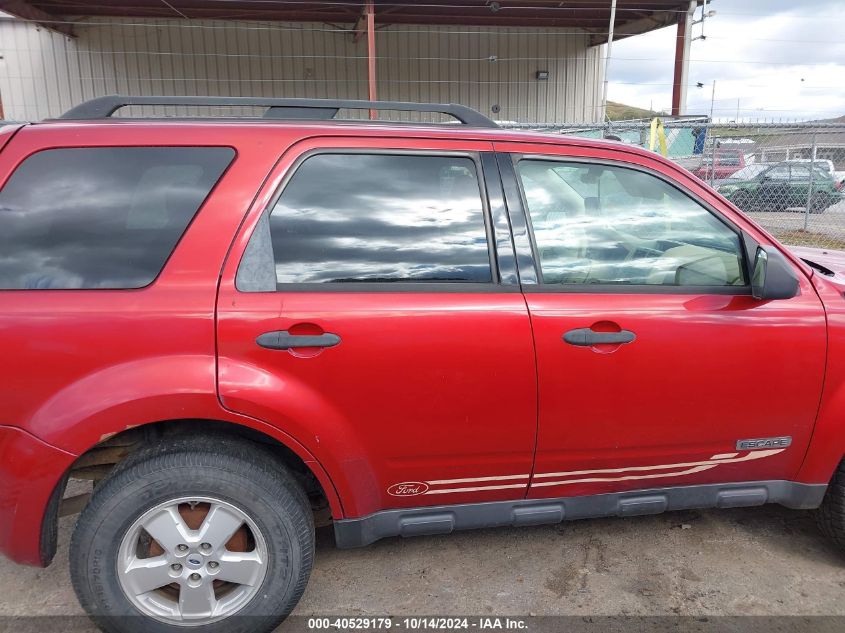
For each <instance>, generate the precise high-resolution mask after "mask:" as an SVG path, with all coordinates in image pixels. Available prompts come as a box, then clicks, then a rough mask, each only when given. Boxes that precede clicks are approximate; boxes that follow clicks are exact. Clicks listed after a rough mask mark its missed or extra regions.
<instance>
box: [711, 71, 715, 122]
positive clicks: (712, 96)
mask: <svg viewBox="0 0 845 633" xmlns="http://www.w3.org/2000/svg"><path fill="white" fill-rule="evenodd" d="M715 105H716V80H715V79H714V80H713V92H711V93H710V123H713V109H714V107H715Z"/></svg>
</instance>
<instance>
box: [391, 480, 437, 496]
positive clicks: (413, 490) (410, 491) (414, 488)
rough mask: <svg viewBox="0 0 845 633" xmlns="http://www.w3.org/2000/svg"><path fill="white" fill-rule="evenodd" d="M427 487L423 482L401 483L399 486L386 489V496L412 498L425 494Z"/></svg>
mask: <svg viewBox="0 0 845 633" xmlns="http://www.w3.org/2000/svg"><path fill="white" fill-rule="evenodd" d="M429 487H430V486H429V485H428V484H427V483H425V482H424V481H403V482H402V483H401V484H393V485H392V486H390V488H388V489H387V494H389V495H393V496H394V497H413V496H415V495H422V494H425V493H426V492H427V491H428V489H429Z"/></svg>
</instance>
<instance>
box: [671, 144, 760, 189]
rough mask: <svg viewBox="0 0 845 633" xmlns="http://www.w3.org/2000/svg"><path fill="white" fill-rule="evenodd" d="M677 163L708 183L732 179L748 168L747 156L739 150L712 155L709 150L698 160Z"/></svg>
mask: <svg viewBox="0 0 845 633" xmlns="http://www.w3.org/2000/svg"><path fill="white" fill-rule="evenodd" d="M677 162H678V163H679V164H682V165H684V167H686V168H687V169H689V170H690V171H691V172H692V173H693V174H695V176H696V177H698V178H701V179H702V180H706V181H707V182H710V181H711V180H724V179H725V178H730V177H731V176H733V175H734V174H735V173H736V172H738V171H739V170H740V169H743V168H744V167H745V166H746V163H745V154H743V152H742V151H741V150H738V149H717V150H715V152H713V153H712V154H711V151H710V150H708V152H707V153H706V154H702V155H700V156H698V157H697V158H694V159H689V158H681V159H678V161H677Z"/></svg>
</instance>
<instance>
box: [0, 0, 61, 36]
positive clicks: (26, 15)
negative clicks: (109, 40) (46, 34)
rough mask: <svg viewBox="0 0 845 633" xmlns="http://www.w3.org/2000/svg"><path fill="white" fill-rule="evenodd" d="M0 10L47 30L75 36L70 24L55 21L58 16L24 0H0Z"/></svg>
mask: <svg viewBox="0 0 845 633" xmlns="http://www.w3.org/2000/svg"><path fill="white" fill-rule="evenodd" d="M0 11H5V12H6V13H9V14H11V15H14V16H15V17H18V18H21V19H23V20H29V21H30V22H36V23H37V24H38V25H39V26H42V27H44V28H45V29H47V30H48V31H53V32H54V33H58V34H60V35H64V36H66V37H76V33H75V32H74V30H73V26H72V25H70V24H60V23H59V22H56V21H55V20H58V19H59V18H57V17H56V16H54V15H52V14H50V13H47V12H46V11H42V10H41V9H39V8H37V7H34V6H32V5H31V4H29V2H26V0H0Z"/></svg>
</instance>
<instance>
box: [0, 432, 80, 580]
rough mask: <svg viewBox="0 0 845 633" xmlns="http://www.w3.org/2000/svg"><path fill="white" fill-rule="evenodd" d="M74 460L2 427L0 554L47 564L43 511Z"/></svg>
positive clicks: (18, 560)
mask: <svg viewBox="0 0 845 633" xmlns="http://www.w3.org/2000/svg"><path fill="white" fill-rule="evenodd" d="M74 459H76V456H75V455H73V454H71V453H68V452H66V451H63V450H61V449H58V448H56V447H54V446H51V445H49V444H47V443H45V442H42V441H41V440H39V439H38V438H36V437H35V436H33V435H30V434H29V433H27V432H26V431H23V430H21V429H18V428H15V427H11V426H0V553H3V554H5V555H6V556H7V557H9V558H10V559H12V560H13V561H15V562H16V563H22V564H26V565H37V566H39V567H46V566H47V565H49V564H50V560H51V559H52V555H53V552H52V547H49V546H48V547H45V546H43V540H44V539H42V534H43V533H44V532H45V530H44V526H43V523H44V516H45V512H46V509H47V506H48V504H49V503H50V498H51V496H52V494H53V491H54V489H55V488H56V484H57V483H58V482H59V481H60V480H61V478H62V476H63V474H64V473H65V471H66V470H67V469H68V467H69V466H70V465H71V464H72V463H73V460H74ZM49 518H50V520H51V521H53V520H54V517H49ZM47 527H48V528H49V529H52V528H50V526H47ZM48 534H52V532H48Z"/></svg>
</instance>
